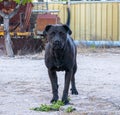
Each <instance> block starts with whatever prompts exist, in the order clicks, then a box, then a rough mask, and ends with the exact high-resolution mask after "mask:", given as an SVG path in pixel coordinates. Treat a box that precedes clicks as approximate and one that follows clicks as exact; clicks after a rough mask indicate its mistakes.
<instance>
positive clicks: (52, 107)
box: [31, 100, 75, 113]
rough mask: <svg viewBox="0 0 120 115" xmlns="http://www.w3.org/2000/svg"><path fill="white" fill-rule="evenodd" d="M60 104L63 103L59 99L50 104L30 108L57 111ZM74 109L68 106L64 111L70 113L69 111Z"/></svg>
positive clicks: (62, 104)
mask: <svg viewBox="0 0 120 115" xmlns="http://www.w3.org/2000/svg"><path fill="white" fill-rule="evenodd" d="M61 106H64V103H63V102H62V101H60V100H59V101H57V102H53V103H52V104H51V105H46V104H41V105H40V107H35V108H31V110H34V111H43V112H48V111H59V109H60V107H61ZM74 110H75V108H73V107H72V106H70V107H68V108H67V109H65V112H67V113H70V112H73V111H74Z"/></svg>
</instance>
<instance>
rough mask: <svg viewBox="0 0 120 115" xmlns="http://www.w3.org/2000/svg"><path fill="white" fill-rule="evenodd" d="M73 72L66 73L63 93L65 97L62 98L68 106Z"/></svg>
mask: <svg viewBox="0 0 120 115" xmlns="http://www.w3.org/2000/svg"><path fill="white" fill-rule="evenodd" d="M72 74H73V71H72V70H71V71H66V73H65V84H64V91H63V97H62V101H63V102H64V104H68V103H69V100H68V90H69V86H70V80H71V77H72Z"/></svg>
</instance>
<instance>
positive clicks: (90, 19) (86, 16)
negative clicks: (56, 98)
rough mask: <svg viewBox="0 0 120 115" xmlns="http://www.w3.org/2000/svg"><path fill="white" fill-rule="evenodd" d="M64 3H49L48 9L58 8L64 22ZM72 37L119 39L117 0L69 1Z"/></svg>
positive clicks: (119, 20)
mask: <svg viewBox="0 0 120 115" xmlns="http://www.w3.org/2000/svg"><path fill="white" fill-rule="evenodd" d="M66 7H67V6H66V4H58V3H54V4H51V3H50V4H49V10H53V9H54V10H59V13H58V16H59V17H60V19H61V22H62V23H65V22H66V18H67V14H66ZM71 30H72V32H73V34H72V37H73V38H74V39H77V40H120V3H119V2H84V3H83V2H77V3H71Z"/></svg>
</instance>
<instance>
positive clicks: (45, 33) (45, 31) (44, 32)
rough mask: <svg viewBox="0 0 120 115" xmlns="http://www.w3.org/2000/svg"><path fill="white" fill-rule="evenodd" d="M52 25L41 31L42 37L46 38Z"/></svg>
mask: <svg viewBox="0 0 120 115" xmlns="http://www.w3.org/2000/svg"><path fill="white" fill-rule="evenodd" d="M51 26H52V25H47V26H46V27H45V29H44V31H43V35H44V36H46V35H47V32H48V31H49V29H50V28H51Z"/></svg>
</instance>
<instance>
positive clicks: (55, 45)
mask: <svg viewBox="0 0 120 115" xmlns="http://www.w3.org/2000/svg"><path fill="white" fill-rule="evenodd" d="M62 48H63V46H62V42H61V41H59V40H55V41H54V42H53V49H62Z"/></svg>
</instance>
